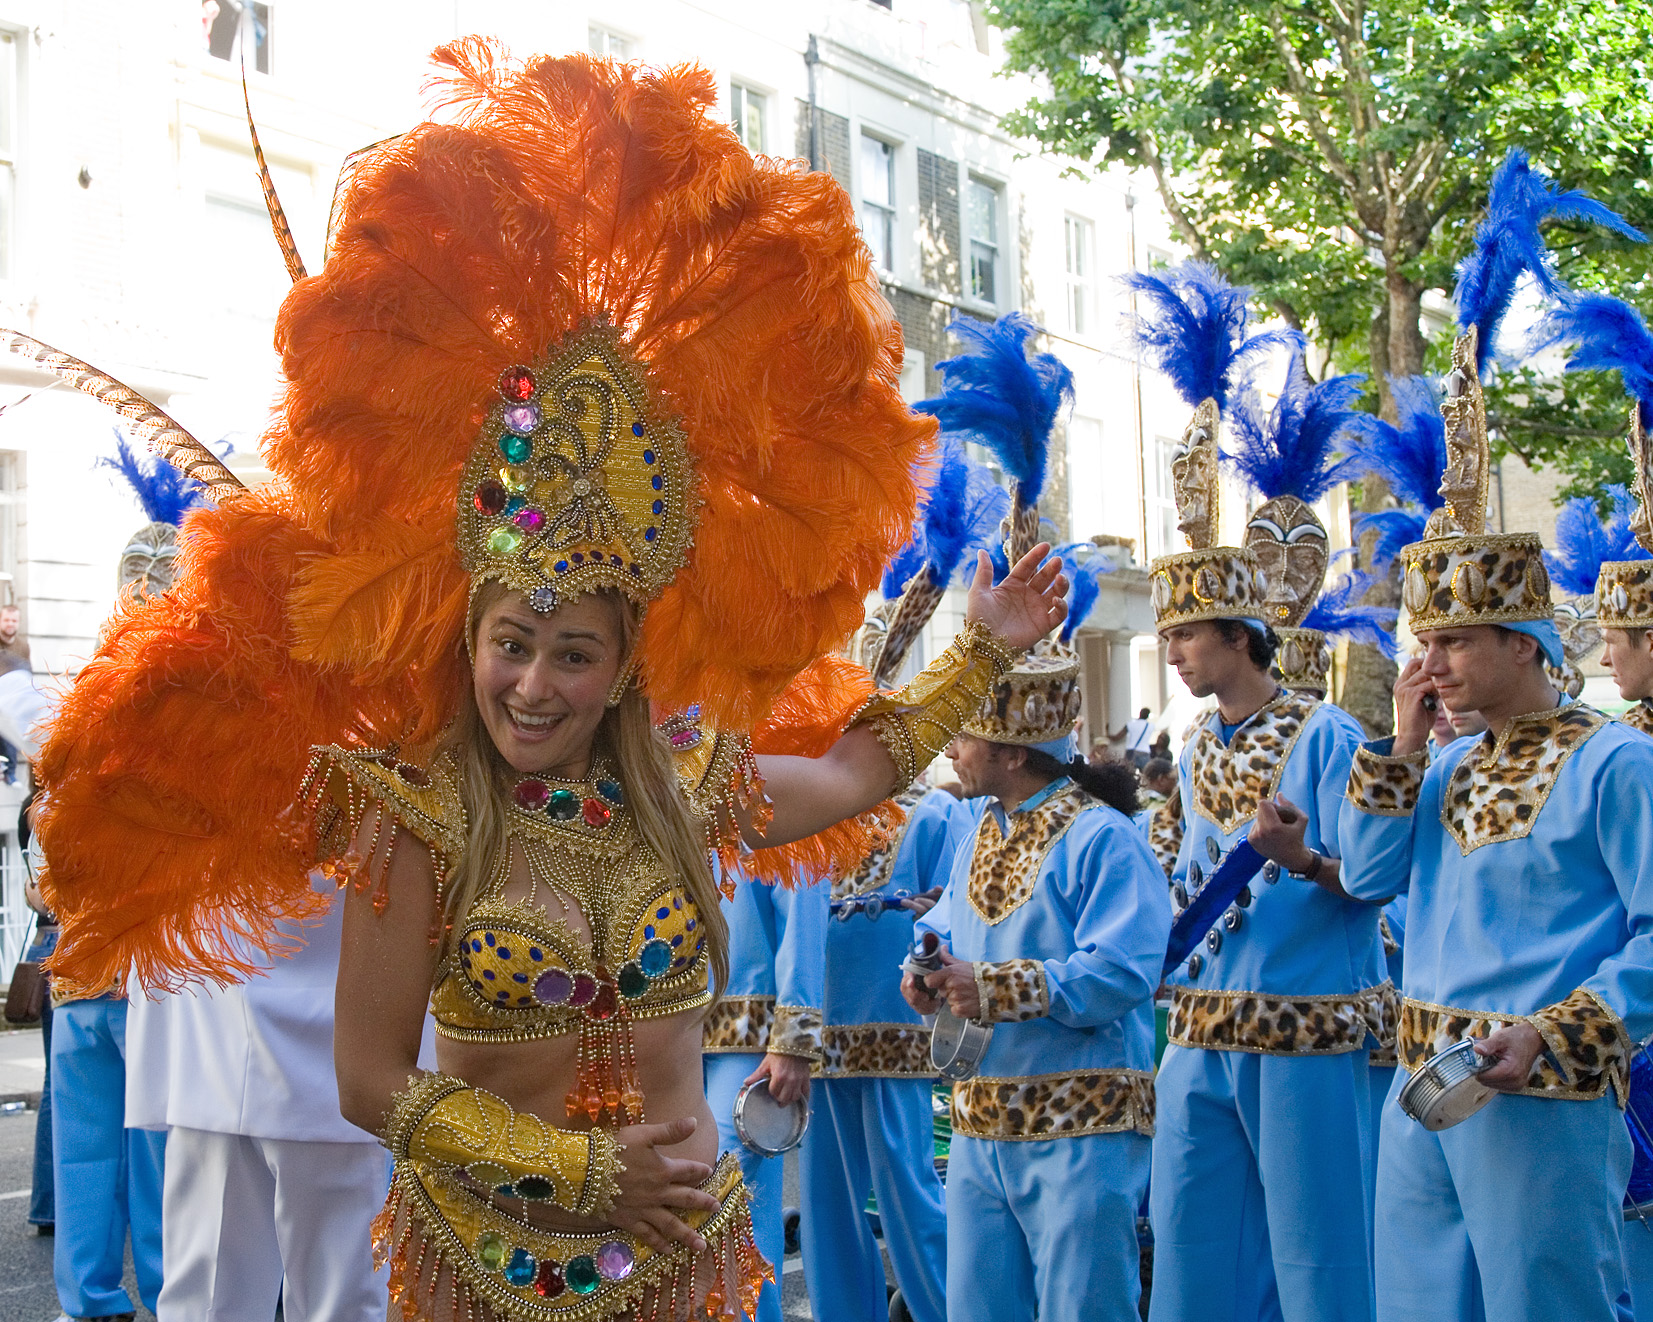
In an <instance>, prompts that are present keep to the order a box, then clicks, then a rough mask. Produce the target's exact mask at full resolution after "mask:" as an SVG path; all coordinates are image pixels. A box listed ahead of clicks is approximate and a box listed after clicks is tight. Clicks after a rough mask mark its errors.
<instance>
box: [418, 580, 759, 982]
mask: <svg viewBox="0 0 1653 1322" xmlns="http://www.w3.org/2000/svg"><path fill="white" fill-rule="evenodd" d="M508 595H510V589H508V588H506V587H505V586H504V585H503V584H501V583H498V582H495V581H493V580H489V581H487V582H485V583H483V584H481V585H480V586H479V587H478V588H477V589H476V591H475V592H474V593H473V594H472V598H471V608H470V612H469V618H468V620H467V622H466V629H467V636H468V637H469V638H470V640H471V642H472V645H473V647H474V646H475V644H476V642H477V629H478V627H479V626H480V624H481V622H482V617H483V616H484V615H485V614H486V613H487V611H488V609H489V608H490V607H491V606H493V605H494V604H495V603H496V602H498V601H499V600H500V599H501V598H503V597H506V596H508ZM597 595H598V596H599V597H600V598H601V599H603V600H604V601H606V602H608V603H609V605H610V606H611V607H612V608H613V611H614V617H615V621H616V623H618V625H619V626H620V638H621V656H622V657H629V656H630V655H631V650H632V648H633V647H634V646H635V645H636V640H637V615H636V612H635V610H634V609H633V608H632V605H631V603H630V602H629V601H627V600H626V599H625V598H624V597H622V596H621V595H620V594H619V593H617V592H611V591H603V592H599V593H598V594H597ZM593 746H594V750H595V749H601V750H603V751H605V752H607V753H608V754H609V756H610V757H612V758H613V759H614V761H615V762H616V763H617V764H618V767H619V772H620V783H621V785H623V786H624V788H625V795H626V808H627V810H628V811H629V812H630V813H631V815H632V820H633V821H635V822H636V823H637V831H638V834H639V835H640V836H641V837H642V838H643V842H644V843H645V844H646V845H647V846H648V847H649V849H650V850H652V851H653V852H654V854H655V856H656V857H657V858H658V859H659V860H660V862H661V863H662V864H663V865H664V867H665V868H666V870H667V871H668V872H670V873H671V874H672V875H674V876H675V877H677V878H678V879H679V880H680V881H681V882H682V884H683V886H684V888H685V889H686V890H687V891H688V892H689V898H690V899H691V900H693V901H694V906H695V908H696V910H698V912H699V918H700V926H701V930H702V931H703V932H704V934H705V938H706V953H707V955H708V957H709V959H710V961H711V970H712V981H713V984H714V985H715V986H719V987H721V986H724V985H726V984H727V982H728V978H729V927H728V924H727V923H726V922H725V921H724V919H723V911H722V909H721V907H720V906H719V903H718V901H719V895H718V888H717V882H716V879H715V878H714V877H713V875H712V866H711V861H710V859H709V857H708V855H707V850H706V833H705V830H704V829H703V827H702V825H701V823H700V821H699V820H698V819H697V818H696V817H695V815H694V813H693V812H692V811H691V810H690V808H689V803H688V800H687V799H686V798H684V796H683V791H682V790H681V789H680V788H679V786H678V783H677V773H676V771H675V770H674V769H673V767H672V762H671V749H670V746H669V745H668V744H667V743H666V740H665V738H664V736H662V735H661V734H660V733H659V732H658V731H657V730H656V729H655V728H654V722H653V720H652V719H651V717H650V713H649V703H648V699H647V698H645V697H644V696H643V694H642V692H641V691H640V690H639V689H638V688H637V686H636V685H635V684H628V685H627V686H626V688H625V691H624V693H623V694H622V695H621V698H620V701H619V703H618V704H617V705H615V706H613V707H610V708H609V709H608V710H607V711H605V712H604V713H603V719H602V722H601V724H599V725H598V727H597V734H596V737H595V739H594V741H593ZM444 747H445V748H446V749H447V750H449V751H450V752H451V753H452V754H453V757H454V760H455V763H456V764H457V766H458V768H459V797H460V800H461V802H462V803H463V804H464V805H465V820H466V827H467V829H466V837H465V847H464V849H463V851H462V852H461V853H460V855H459V859H458V861H457V863H455V865H454V867H453V871H452V873H451V874H450V876H449V878H448V886H447V894H446V898H445V901H444V904H443V936H442V955H443V957H444V958H446V957H447V955H448V954H449V952H450V951H451V949H452V946H453V942H454V940H455V935H454V934H455V931H456V930H457V929H458V928H459V926H460V925H461V923H462V921H463V919H464V916H465V914H466V913H468V912H469V911H470V909H471V907H472V906H473V905H474V904H475V903H476V902H477V899H478V898H479V897H480V896H481V894H482V892H483V891H484V890H485V889H486V887H487V885H488V883H489V880H490V879H491V876H492V872H493V867H494V862H495V860H496V859H498V858H499V856H500V855H501V853H502V852H503V851H504V849H505V847H506V836H507V831H508V827H507V816H506V806H505V796H506V795H507V794H508V793H509V792H510V786H511V782H512V780H513V779H514V778H515V777H516V775H517V773H516V772H515V771H513V770H512V769H511V767H510V766H509V765H507V763H506V761H505V759H504V758H503V757H501V756H500V755H499V750H498V749H496V748H495V747H494V741H493V738H492V736H490V735H489V733H488V730H487V727H486V726H485V725H484V724H483V723H482V713H481V712H479V711H478V710H477V706H476V695H475V692H474V690H473V689H472V687H471V685H469V684H467V685H466V686H465V693H464V697H463V699H462V700H461V702H460V708H459V715H458V716H457V717H456V718H455V720H454V723H453V726H452V728H451V730H450V732H449V735H448V737H447V739H446V740H445V741H444ZM590 916H591V915H588V917H590Z"/></svg>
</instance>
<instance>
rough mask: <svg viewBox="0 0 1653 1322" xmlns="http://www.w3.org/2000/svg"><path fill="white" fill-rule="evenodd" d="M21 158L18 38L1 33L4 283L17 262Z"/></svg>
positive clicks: (0, 251) (0, 254) (0, 248)
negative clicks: (18, 115)
mask: <svg viewBox="0 0 1653 1322" xmlns="http://www.w3.org/2000/svg"><path fill="white" fill-rule="evenodd" d="M17 156H18V142H17V34H16V33H15V32H0V280H5V279H9V278H10V277H11V274H12V270H13V264H14V262H15V260H16V258H15V255H14V254H13V252H12V248H13V246H14V243H15V238H16V233H17Z"/></svg>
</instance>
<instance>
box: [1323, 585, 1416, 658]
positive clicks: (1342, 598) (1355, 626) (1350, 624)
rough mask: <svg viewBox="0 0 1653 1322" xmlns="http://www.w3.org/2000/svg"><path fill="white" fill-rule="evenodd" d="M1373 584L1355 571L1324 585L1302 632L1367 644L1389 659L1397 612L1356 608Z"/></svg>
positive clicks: (1385, 607)
mask: <svg viewBox="0 0 1653 1322" xmlns="http://www.w3.org/2000/svg"><path fill="white" fill-rule="evenodd" d="M1374 582H1376V580H1375V579H1374V578H1373V577H1372V576H1371V575H1370V574H1362V573H1360V572H1359V571H1356V572H1354V573H1352V574H1349V575H1348V576H1347V577H1346V578H1340V579H1338V581H1337V582H1335V583H1331V584H1328V585H1327V586H1326V587H1324V588H1322V589H1321V591H1320V595H1319V596H1318V597H1316V598H1315V602H1314V605H1313V606H1312V607H1310V608H1309V613H1308V614H1307V615H1306V616H1304V618H1303V628H1305V629H1318V630H1320V632H1321V633H1324V634H1329V635H1332V636H1334V637H1344V638H1350V639H1352V640H1354V641H1355V642H1357V643H1368V644H1370V645H1371V646H1373V647H1375V648H1377V649H1378V650H1379V651H1380V652H1382V653H1383V654H1384V655H1385V656H1387V657H1390V658H1393V657H1394V655H1395V652H1396V646H1395V619H1396V617H1397V614H1398V612H1397V611H1396V610H1395V609H1394V608H1393V607H1389V606H1362V605H1360V604H1359V600H1360V598H1361V597H1364V596H1365V595H1366V591H1367V589H1368V588H1370V587H1371V586H1372V584H1373V583H1374Z"/></svg>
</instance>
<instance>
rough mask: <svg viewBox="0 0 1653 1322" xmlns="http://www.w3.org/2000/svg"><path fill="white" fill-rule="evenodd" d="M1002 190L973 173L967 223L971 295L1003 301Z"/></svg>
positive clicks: (967, 207) (966, 210) (977, 297)
mask: <svg viewBox="0 0 1653 1322" xmlns="http://www.w3.org/2000/svg"><path fill="white" fill-rule="evenodd" d="M1001 193H1002V190H1001V189H1000V188H999V186H998V185H997V184H995V183H993V182H991V181H990V180H987V179H980V178H978V177H977V176H975V175H971V176H970V183H969V185H968V191H967V193H966V200H965V223H966V225H968V227H969V234H970V297H971V298H975V299H980V300H981V301H982V302H983V303H997V302H998V301H999V203H1000V200H1001Z"/></svg>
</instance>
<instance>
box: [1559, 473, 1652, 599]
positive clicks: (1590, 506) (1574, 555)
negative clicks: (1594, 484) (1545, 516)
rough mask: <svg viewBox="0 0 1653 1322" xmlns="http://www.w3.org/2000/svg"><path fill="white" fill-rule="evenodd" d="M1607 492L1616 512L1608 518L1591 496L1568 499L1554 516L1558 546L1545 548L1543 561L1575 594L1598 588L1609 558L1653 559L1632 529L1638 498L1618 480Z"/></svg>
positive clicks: (1585, 595)
mask: <svg viewBox="0 0 1653 1322" xmlns="http://www.w3.org/2000/svg"><path fill="white" fill-rule="evenodd" d="M1607 494H1608V496H1609V497H1610V498H1611V500H1612V502H1613V513H1612V514H1611V516H1609V517H1608V518H1607V519H1606V520H1605V521H1603V520H1602V518H1601V516H1600V515H1599V514H1597V512H1596V502H1595V501H1594V500H1592V499H1590V497H1588V496H1579V497H1577V498H1575V499H1573V500H1569V501H1568V502H1567V503H1566V504H1565V505H1563V506H1562V507H1561V510H1560V512H1559V513H1558V514H1557V515H1556V516H1555V548H1556V549H1555V550H1553V551H1545V552H1544V565H1545V567H1546V568H1547V569H1548V570H1549V571H1550V578H1551V579H1552V580H1554V582H1555V584H1556V586H1557V587H1559V588H1560V589H1561V590H1562V591H1563V592H1567V593H1570V594H1571V595H1572V596H1575V597H1587V596H1590V595H1591V594H1593V593H1594V592H1595V590H1596V579H1597V578H1598V577H1599V576H1600V574H1601V567H1602V565H1603V564H1605V563H1606V562H1607V561H1609V560H1648V559H1653V556H1650V555H1649V554H1648V553H1647V552H1646V551H1644V550H1643V549H1642V547H1641V543H1639V542H1638V541H1637V540H1636V537H1635V534H1634V533H1632V532H1631V531H1630V516H1631V515H1632V514H1634V513H1635V512H1636V502H1635V499H1634V498H1633V497H1632V496H1631V495H1630V493H1629V492H1628V491H1627V490H1625V488H1624V487H1622V486H1620V485H1619V484H1618V483H1616V482H1615V483H1612V484H1610V485H1609V486H1608V488H1607Z"/></svg>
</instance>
